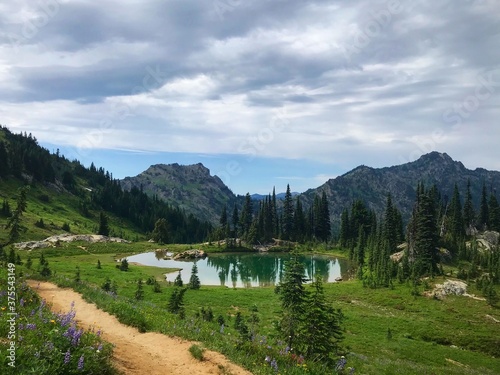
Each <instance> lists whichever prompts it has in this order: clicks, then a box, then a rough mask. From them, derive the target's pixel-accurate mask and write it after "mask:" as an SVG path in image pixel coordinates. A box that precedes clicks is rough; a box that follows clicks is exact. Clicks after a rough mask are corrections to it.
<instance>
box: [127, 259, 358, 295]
mask: <svg viewBox="0 0 500 375" xmlns="http://www.w3.org/2000/svg"><path fill="white" fill-rule="evenodd" d="M289 258H290V254H288V253H251V254H248V253H245V254H242V253H237V254H235V253H226V254H210V255H209V256H208V257H207V258H205V259H198V260H196V264H197V266H198V276H199V278H200V281H201V283H202V284H203V285H223V286H232V287H234V288H241V287H255V286H273V285H275V284H276V283H278V282H279V281H280V280H281V277H282V275H283V267H284V262H286V261H287V260H288V259H289ZM300 259H301V261H302V263H303V264H304V266H305V269H306V276H307V277H308V278H309V279H312V277H313V276H314V275H315V274H319V275H321V277H322V278H323V281H324V282H334V281H335V279H336V278H338V277H343V278H344V279H345V278H347V277H348V273H349V271H350V268H351V267H350V264H349V262H348V261H347V260H345V259H336V258H329V257H326V256H321V255H304V256H301V258H300ZM127 260H128V261H129V262H137V263H141V264H144V265H147V266H156V267H166V268H181V276H182V279H183V281H184V282H185V283H187V282H188V281H189V278H190V276H191V268H192V266H193V262H194V261H178V260H172V259H169V260H166V259H162V258H161V256H160V255H157V254H155V253H154V252H149V253H143V254H137V255H133V256H130V257H127ZM176 276H177V273H172V274H169V275H167V279H168V280H170V281H173V280H174V278H175V277H176Z"/></svg>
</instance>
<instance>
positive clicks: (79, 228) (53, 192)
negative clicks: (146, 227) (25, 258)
mask: <svg viewBox="0 0 500 375" xmlns="http://www.w3.org/2000/svg"><path fill="white" fill-rule="evenodd" d="M23 185H24V184H23V182H21V181H20V180H18V179H16V178H13V177H10V178H3V179H2V180H1V181H0V202H3V201H4V199H5V200H6V201H7V202H8V203H9V205H10V207H11V209H12V210H14V209H15V207H16V200H17V196H18V189H19V188H20V187H21V186H23ZM89 194H90V193H89ZM80 202H81V198H80V197H76V196H75V195H73V194H71V193H69V192H67V191H61V188H60V187H59V188H58V187H57V186H56V185H42V184H32V185H30V189H29V191H28V194H27V210H26V212H25V213H24V214H23V219H22V224H23V226H25V227H26V228H27V231H26V232H23V233H22V234H21V238H20V241H32V240H40V239H43V238H46V237H49V236H52V235H55V234H61V233H65V232H66V231H64V230H63V229H62V227H63V225H64V224H68V225H69V228H70V232H71V233H78V234H80V233H81V234H85V233H96V230H97V227H98V222H99V211H98V210H95V209H90V210H89V212H88V214H87V215H83V214H82V212H81V209H80V206H79V205H80ZM108 215H109V216H110V227H111V233H110V234H111V235H112V236H119V237H122V238H125V239H129V240H134V239H137V238H144V237H143V234H141V232H140V230H139V229H138V228H134V225H133V224H132V223H130V222H129V221H127V220H124V219H122V218H119V217H117V216H115V215H112V214H109V213H108ZM8 219H9V218H8V217H5V216H0V243H5V242H7V238H8V230H6V229H5V225H6V224H7V222H8ZM40 219H42V220H43V223H44V227H43V228H42V227H39V226H37V225H36V223H37V222H39V221H40Z"/></svg>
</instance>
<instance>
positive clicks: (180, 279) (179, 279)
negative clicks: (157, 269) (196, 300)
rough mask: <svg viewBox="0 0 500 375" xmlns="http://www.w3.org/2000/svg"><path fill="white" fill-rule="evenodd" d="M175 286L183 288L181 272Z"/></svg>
mask: <svg viewBox="0 0 500 375" xmlns="http://www.w3.org/2000/svg"><path fill="white" fill-rule="evenodd" d="M174 286H178V287H182V286H183V281H182V276H181V271H179V273H178V274H177V277H176V278H175V280H174Z"/></svg>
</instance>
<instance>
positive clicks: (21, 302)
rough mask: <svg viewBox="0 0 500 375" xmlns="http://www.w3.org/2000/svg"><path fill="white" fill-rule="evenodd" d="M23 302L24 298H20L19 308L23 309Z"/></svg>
mask: <svg viewBox="0 0 500 375" xmlns="http://www.w3.org/2000/svg"><path fill="white" fill-rule="evenodd" d="M24 302H25V301H24V298H21V299H20V300H19V304H20V305H21V307H24Z"/></svg>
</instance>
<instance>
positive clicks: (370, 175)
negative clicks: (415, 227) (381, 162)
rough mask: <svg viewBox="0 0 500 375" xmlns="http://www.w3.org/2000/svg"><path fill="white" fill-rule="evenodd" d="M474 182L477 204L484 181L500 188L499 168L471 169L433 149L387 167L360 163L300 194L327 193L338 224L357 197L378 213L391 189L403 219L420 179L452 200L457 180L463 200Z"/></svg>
mask: <svg viewBox="0 0 500 375" xmlns="http://www.w3.org/2000/svg"><path fill="white" fill-rule="evenodd" d="M467 180H470V183H471V193H472V197H473V201H474V203H475V206H476V208H478V206H479V200H480V196H481V191H482V186H483V183H484V184H486V187H487V189H488V192H489V191H490V189H493V190H494V191H498V190H499V189H500V172H497V171H488V170H486V169H483V168H477V169H475V170H470V169H467V168H465V166H464V165H463V164H462V163H461V162H459V161H454V160H453V159H452V158H451V157H450V156H449V155H447V154H446V153H439V152H435V151H434V152H431V153H429V154H426V155H423V156H421V157H420V158H419V159H418V160H416V161H414V162H410V163H406V164H402V165H397V166H392V167H386V168H370V167H367V166H364V165H362V166H359V167H357V168H355V169H353V170H352V171H350V172H347V173H346V174H344V175H342V176H339V177H337V178H334V179H331V180H328V181H327V182H326V183H324V184H323V185H321V186H320V187H318V188H316V189H310V190H307V191H306V192H305V193H303V194H301V199H302V200H303V202H304V203H305V205H307V204H310V203H311V202H312V200H313V199H314V196H315V195H316V194H322V192H323V191H324V192H325V193H326V195H327V197H328V201H329V208H330V214H331V218H332V221H333V223H334V224H337V225H338V222H339V220H340V215H341V213H342V211H343V209H344V208H345V207H347V206H349V205H350V204H351V203H352V202H353V201H354V200H356V199H361V200H363V201H364V202H365V203H366V204H367V205H368V206H369V207H370V208H371V209H373V210H375V211H376V212H377V213H379V214H380V213H381V212H383V210H384V207H385V203H386V198H387V194H388V193H391V195H392V200H393V202H394V204H395V205H396V206H397V207H398V208H399V209H400V210H401V212H402V214H403V219H405V220H407V219H408V218H409V216H410V214H411V210H412V207H413V203H414V200H415V195H416V187H417V184H418V182H419V181H422V182H424V183H425V185H426V186H429V187H430V186H432V185H434V184H435V185H436V186H437V187H438V189H439V191H440V192H441V193H442V196H443V198H444V199H445V200H448V201H449V200H450V199H451V196H452V193H453V189H454V186H455V184H457V186H458V188H459V190H460V193H461V197H462V203H463V199H464V194H465V191H466V187H467Z"/></svg>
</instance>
